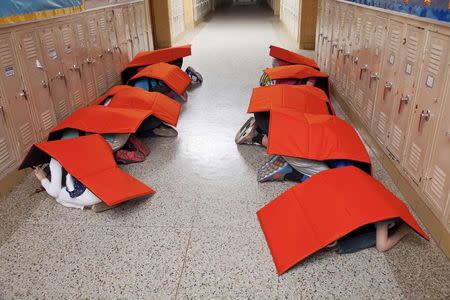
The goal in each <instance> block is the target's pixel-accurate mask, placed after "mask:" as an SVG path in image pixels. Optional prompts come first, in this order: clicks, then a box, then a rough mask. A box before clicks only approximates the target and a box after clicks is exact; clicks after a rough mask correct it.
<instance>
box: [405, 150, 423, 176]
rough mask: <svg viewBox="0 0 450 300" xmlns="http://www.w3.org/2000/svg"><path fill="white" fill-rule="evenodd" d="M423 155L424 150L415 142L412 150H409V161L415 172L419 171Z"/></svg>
mask: <svg viewBox="0 0 450 300" xmlns="http://www.w3.org/2000/svg"><path fill="white" fill-rule="evenodd" d="M421 156H422V150H421V149H420V148H419V146H417V145H416V144H415V143H413V144H412V145H411V150H410V152H409V157H408V162H409V165H410V166H411V167H412V168H413V170H414V172H418V171H419V162H420V159H421Z"/></svg>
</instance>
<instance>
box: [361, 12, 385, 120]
mask: <svg viewBox="0 0 450 300" xmlns="http://www.w3.org/2000/svg"><path fill="white" fill-rule="evenodd" d="M374 21H375V22H374V25H375V32H374V35H373V40H372V43H371V44H370V51H369V55H370V60H369V70H368V76H367V80H368V83H367V90H366V95H365V99H364V100H365V101H364V102H363V107H365V114H364V119H365V120H366V123H367V124H368V127H369V128H370V126H371V123H372V121H373V109H374V106H375V99H376V96H377V89H378V85H379V79H380V72H381V62H382V59H383V57H384V43H385V41H386V34H387V26H386V24H387V19H386V18H382V17H378V16H377V17H376V18H375V20H374Z"/></svg>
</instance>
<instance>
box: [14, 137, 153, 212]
mask: <svg viewBox="0 0 450 300" xmlns="http://www.w3.org/2000/svg"><path fill="white" fill-rule="evenodd" d="M50 157H52V158H54V159H56V160H57V161H58V162H59V163H60V164H61V165H62V166H63V168H64V169H66V170H67V172H68V173H70V174H71V175H72V176H74V177H75V178H76V179H78V180H79V181H80V182H81V183H83V184H84V185H85V186H86V187H87V188H88V189H89V190H91V191H92V192H93V193H94V194H95V195H96V196H97V197H98V198H100V199H101V200H102V201H103V202H105V203H106V204H107V205H110V206H112V205H115V204H119V203H121V202H125V201H128V200H131V199H135V198H138V197H142V196H147V195H151V194H153V193H155V191H153V190H152V189H151V188H149V187H148V186H146V185H145V184H143V183H142V182H140V181H139V180H137V179H135V178H133V177H132V176H130V175H128V174H127V173H125V172H124V171H122V170H121V169H120V168H119V167H118V166H117V164H116V162H115V160H114V156H113V152H112V150H111V146H110V145H109V144H108V143H107V142H106V141H105V140H104V139H103V138H102V137H101V136H100V135H97V134H92V135H87V136H83V137H77V138H72V139H64V140H57V141H51V142H42V143H38V144H35V145H34V146H33V147H32V148H31V149H30V151H29V152H28V154H27V156H26V157H25V159H24V160H23V162H22V164H21V165H20V168H19V169H24V168H28V167H32V166H37V165H41V164H44V163H48V162H49V161H50Z"/></svg>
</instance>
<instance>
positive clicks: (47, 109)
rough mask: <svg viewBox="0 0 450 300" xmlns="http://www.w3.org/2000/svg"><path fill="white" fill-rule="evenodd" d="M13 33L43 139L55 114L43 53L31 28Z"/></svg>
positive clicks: (52, 125) (50, 127) (51, 126)
mask: <svg viewBox="0 0 450 300" xmlns="http://www.w3.org/2000/svg"><path fill="white" fill-rule="evenodd" d="M15 35H16V38H17V42H18V45H19V60H20V62H21V65H22V67H23V70H26V72H22V74H23V77H24V79H25V85H27V84H28V86H29V98H30V99H31V105H32V107H33V110H32V111H33V112H34V118H35V122H36V124H37V128H38V130H39V134H38V137H39V139H44V138H46V137H47V136H48V133H49V132H50V129H52V128H53V127H54V126H55V125H56V115H55V110H54V107H53V100H52V95H51V94H50V85H49V79H48V77H47V72H46V66H45V64H44V59H43V55H42V52H41V49H40V47H39V42H38V38H37V35H36V32H35V31H34V30H33V28H28V29H26V30H23V31H19V32H16V33H15Z"/></svg>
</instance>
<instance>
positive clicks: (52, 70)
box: [38, 28, 72, 121]
mask: <svg viewBox="0 0 450 300" xmlns="http://www.w3.org/2000/svg"><path fill="white" fill-rule="evenodd" d="M38 33H39V37H40V40H41V45H42V50H43V51H42V54H43V56H44V62H45V66H46V68H47V75H48V77H49V89H50V93H51V96H52V99H53V105H54V107H55V112H56V119H57V120H58V121H62V120H63V119H65V118H66V117H67V116H68V115H69V112H70V111H72V108H71V103H70V99H69V93H68V90H67V81H66V77H65V72H64V69H63V66H62V64H61V57H60V51H59V49H58V48H57V43H56V36H55V32H54V30H53V28H44V29H40V30H39V32H38Z"/></svg>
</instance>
